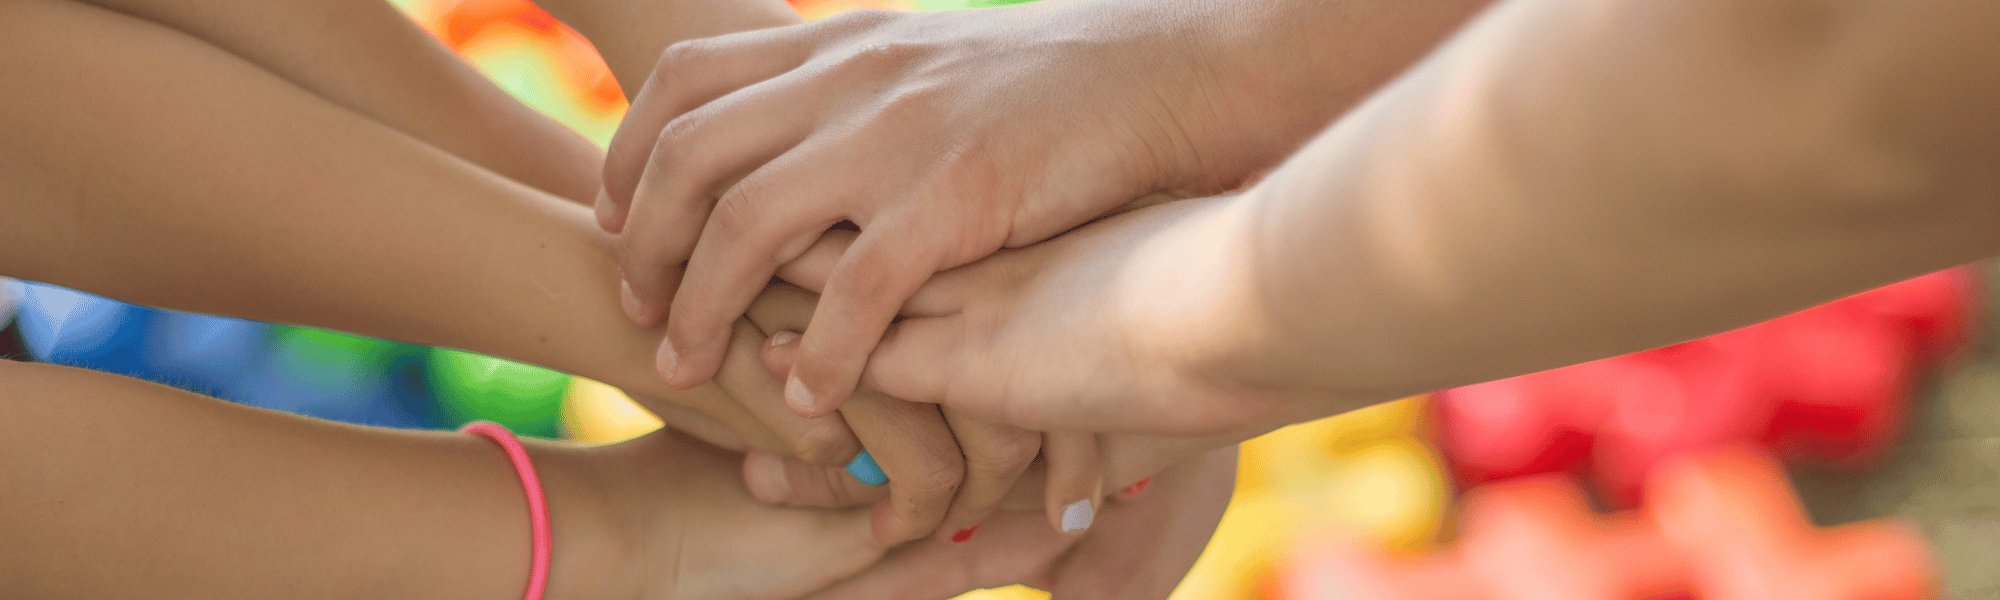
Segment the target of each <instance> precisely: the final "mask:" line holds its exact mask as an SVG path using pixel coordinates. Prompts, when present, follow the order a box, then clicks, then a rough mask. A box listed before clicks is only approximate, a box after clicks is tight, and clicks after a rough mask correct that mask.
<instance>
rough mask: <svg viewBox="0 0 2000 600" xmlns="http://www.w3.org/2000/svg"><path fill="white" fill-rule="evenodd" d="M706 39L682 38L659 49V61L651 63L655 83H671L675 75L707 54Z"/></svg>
mask: <svg viewBox="0 0 2000 600" xmlns="http://www.w3.org/2000/svg"><path fill="white" fill-rule="evenodd" d="M708 50H709V45H708V41H707V40H702V39H695V40H682V41H679V42H675V43H673V44H672V45H670V46H667V49H665V50H661V51H660V60H659V62H657V63H655V64H654V65H653V79H654V81H655V82H656V83H673V80H674V79H675V78H676V76H678V75H681V74H682V73H685V72H686V71H687V69H688V68H689V67H690V66H691V65H692V64H693V63H694V62H695V61H696V60H698V59H700V58H701V57H702V56H703V55H705V54H707V53H708Z"/></svg>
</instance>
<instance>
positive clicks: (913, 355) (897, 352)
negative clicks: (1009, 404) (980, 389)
mask: <svg viewBox="0 0 2000 600" xmlns="http://www.w3.org/2000/svg"><path fill="white" fill-rule="evenodd" d="M964 327H965V317H964V316H963V315H949V316H942V317H919V318H910V319H904V320H903V321H902V322H900V323H897V324H895V326H893V327H890V328H889V331H888V332H887V333H885V334H884V335H883V336H882V343H881V345H879V346H877V347H876V349H875V353H874V355H873V356H870V357H869V359H868V367H867V371H866V373H865V374H866V381H865V382H864V383H865V384H866V385H867V386H868V387H869V388H872V389H875V390H877V391H880V392H882V393H884V394H888V395H890V396H894V397H897V398H903V399H906V400H909V401H912V402H933V403H944V402H951V403H952V404H951V406H952V408H955V409H959V410H963V411H966V412H967V413H969V414H971V415H972V416H974V417H976V418H981V419H986V420H989V421H995V422H1002V423H1011V421H1007V420H1005V419H1001V418H999V417H1000V416H1001V413H1000V411H999V410H997V408H998V407H997V406H986V405H981V404H978V403H976V402H962V401H960V399H958V398H947V397H946V395H945V392H946V390H947V389H949V388H950V386H951V385H952V384H951V381H952V376H953V371H954V369H955V368H956V367H957V365H958V363H959V361H960V360H962V357H961V356H960V354H961V353H964V352H969V351H970V349H968V348H967V347H965V346H964V345H963V342H964V341H965V338H966V335H965V333H966V332H965V330H964ZM970 397H971V398H984V397H986V395H984V394H981V395H975V396H970Z"/></svg>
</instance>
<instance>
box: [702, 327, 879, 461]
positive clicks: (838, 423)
mask: <svg viewBox="0 0 2000 600" xmlns="http://www.w3.org/2000/svg"><path fill="white" fill-rule="evenodd" d="M732 337H733V339H732V341H731V343H730V345H729V352H730V357H729V360H727V361H725V362H724V364H723V369H722V372H721V373H720V374H719V376H718V377H717V382H718V383H723V382H727V383H729V384H730V385H729V391H730V393H729V395H730V396H731V397H732V399H733V400H734V401H735V404H737V405H738V406H739V407H740V408H741V409H742V410H743V411H744V412H746V413H748V414H749V416H751V417H752V418H754V419H756V423H757V424H758V428H759V429H763V430H767V431H769V432H770V433H771V435H772V436H773V437H775V438H776V439H777V440H778V442H779V447H778V448H776V449H772V448H768V447H765V448H762V449H764V450H767V451H771V452H775V453H779V454H784V455H786V456H791V457H794V458H797V459H799V460H801V461H804V462H807V463H810V464H816V465H826V466H839V465H845V464H847V461H849V460H852V459H853V458H854V455H856V454H859V453H860V452H861V440H860V438H858V437H856V436H855V435H854V432H853V431H852V430H851V429H849V428H848V425H847V422H846V419H845V418H844V417H842V416H841V415H837V414H835V415H827V416H825V417H814V418H806V417H800V416H798V414H796V413H793V412H792V411H791V409H790V408H787V407H786V406H785V404H784V402H783V401H781V400H780V398H781V397H782V393H783V392H782V391H781V389H782V388H780V384H779V383H778V382H779V381H782V380H781V379H778V378H777V377H773V376H772V375H771V374H770V373H769V372H767V371H766V370H765V369H764V359H763V356H762V352H763V347H764V340H765V336H764V332H763V331H762V330H760V329H758V328H757V327H756V326H755V325H753V324H751V323H750V321H749V320H747V319H738V320H737V323H736V324H735V327H734V331H733V336H732Z"/></svg>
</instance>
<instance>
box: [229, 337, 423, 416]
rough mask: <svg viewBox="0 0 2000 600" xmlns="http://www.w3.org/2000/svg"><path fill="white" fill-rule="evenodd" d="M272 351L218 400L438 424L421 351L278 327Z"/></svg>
mask: <svg viewBox="0 0 2000 600" xmlns="http://www.w3.org/2000/svg"><path fill="white" fill-rule="evenodd" d="M271 347H272V348H273V351H272V352H271V353H270V355H269V356H268V357H267V358H266V359H265V361H264V363H263V364H262V365H261V366H260V367H259V368H257V369H255V370H253V371H252V372H251V373H250V374H249V375H248V376H247V377H245V378H244V379H243V381H242V382H241V384H240V385H238V386H233V387H228V388H225V389H224V390H223V392H222V394H221V396H222V398H223V399H225V400H232V401H236V402H241V403H244V404H250V405H254V406H262V407H265V408H271V409H275V410H282V411H285V412H290V413H296V414H301V415H307V416H313V417H319V418H322V419H332V420H336V421H345V422H348V423H359V424H363V425H379V426H383V427H403V428H436V427H441V426H442V425H443V424H442V423H441V422H440V419H439V418H438V416H437V414H436V410H435V409H434V408H433V407H432V406H431V401H430V398H429V395H428V394H427V393H425V391H424V386H423V377H422V376H423V359H424V352H423V349H422V348H420V347H417V346H411V345H408V344H399V343H395V342H389V341H383V340H378V339H374V338H366V337H361V336H355V335H348V334H345V333H338V332H332V331H324V330H319V329H307V328H303V327H280V328H278V330H277V332H276V333H275V335H274V336H273V340H272V342H271Z"/></svg>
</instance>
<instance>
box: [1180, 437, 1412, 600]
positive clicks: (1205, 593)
mask: <svg viewBox="0 0 2000 600" xmlns="http://www.w3.org/2000/svg"><path fill="white" fill-rule="evenodd" d="M1425 413H1426V400H1425V399H1423V398H1407V399H1403V400H1398V401H1395V402H1389V403H1385V404H1381V405H1377V406H1373V407H1369V408H1366V409H1362V410H1358V411H1354V412H1350V413H1347V414H1343V415H1340V416H1337V417H1331V418H1326V419H1321V420H1318V421H1313V422H1310V423H1301V424H1298V425H1293V426H1291V427H1286V428H1284V429H1280V430H1278V431H1274V432H1271V433H1269V434H1266V435H1264V436H1262V437H1259V438H1257V439H1254V440H1250V441H1248V442H1244V443H1243V445H1242V446H1241V453H1242V456H1241V458H1240V459H1239V464H1240V466H1239V468H1238V472H1237V478H1236V497H1235V498H1234V499H1233V500H1232V501H1231V502H1230V505H1229V510H1228V511H1227V512H1225V513H1223V516H1222V523H1221V524H1220V525H1219V526H1217V528H1216V532H1215V537H1214V539H1213V540H1211V541H1210V542H1209V545H1208V548H1207V549H1206V550H1205V551H1203V552H1202V555H1201V558H1200V559H1198V560H1197V561H1196V562H1195V565H1194V568H1193V569H1192V570H1191V571H1190V572H1189V573H1188V576H1187V578H1186V579H1185V580H1183V581H1182V582H1181V585H1180V587H1179V588H1177V589H1175V590H1174V595H1173V597H1174V598H1175V599H1176V600H1250V599H1255V598H1264V597H1267V596H1268V592H1269V590H1268V589H1267V588H1268V587H1269V583H1270V581H1271V578H1272V577H1273V576H1274V573H1277V572H1280V571H1282V570H1284V569H1285V568H1286V567H1285V565H1286V564H1288V563H1289V562H1290V561H1292V560H1293V559H1294V557H1293V556H1291V555H1290V554H1289V552H1288V551H1289V550H1290V549H1291V548H1294V547H1296V542H1297V541H1298V540H1297V539H1295V536H1298V535H1300V534H1301V533H1302V532H1308V531H1338V532H1340V533H1341V535H1343V536H1348V537H1351V538H1353V539H1355V540H1357V541H1359V542H1361V543H1365V544H1367V545H1369V546H1370V547H1386V548H1397V549H1414V548H1420V547H1423V546H1424V545H1426V544H1429V543H1430V542H1431V541H1432V539H1433V538H1435V537H1436V535H1437V532H1438V528H1439V527H1440V526H1441V525H1442V524H1443V521H1444V514H1445V510H1446V506H1447V503H1448V500H1449V498H1448V493H1449V489H1448V488H1447V486H1446V484H1445V480H1444V475H1443V470H1442V468H1441V466H1440V465H1439V462H1438V460H1437V458H1436V457H1435V456H1434V455H1433V454H1432V452H1431V451H1430V449H1429V448H1428V447H1426V446H1425V445H1424V444H1423V442H1422V438H1423V437H1424V436H1425V433H1424V431H1425V428H1426V426H1425V417H1424V415H1425Z"/></svg>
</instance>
